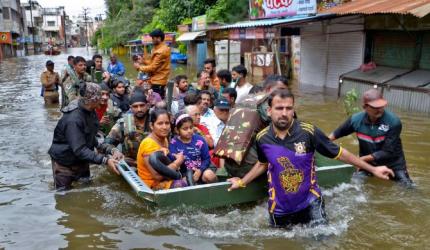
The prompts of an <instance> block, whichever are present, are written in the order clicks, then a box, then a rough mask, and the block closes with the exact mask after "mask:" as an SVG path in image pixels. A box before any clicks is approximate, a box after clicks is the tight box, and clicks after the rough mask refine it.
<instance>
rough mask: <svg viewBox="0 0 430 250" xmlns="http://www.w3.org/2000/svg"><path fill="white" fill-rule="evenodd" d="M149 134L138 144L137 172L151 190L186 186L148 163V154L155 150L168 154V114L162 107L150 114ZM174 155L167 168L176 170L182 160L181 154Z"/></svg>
mask: <svg viewBox="0 0 430 250" xmlns="http://www.w3.org/2000/svg"><path fill="white" fill-rule="evenodd" d="M149 125H150V128H151V131H152V132H151V134H149V135H148V136H147V137H146V138H145V139H144V140H143V141H142V142H141V143H140V146H139V151H138V153H137V174H138V175H139V177H140V178H141V179H142V180H143V181H144V182H145V183H146V185H148V187H150V188H151V189H153V190H160V189H169V188H176V187H183V186H186V185H187V184H186V182H185V180H183V179H181V180H170V179H168V178H166V177H164V176H162V175H160V174H159V173H158V172H157V171H155V170H154V168H153V167H152V166H151V164H150V163H149V159H148V158H149V156H150V155H151V154H152V153H154V152H156V151H163V152H164V153H165V154H166V155H167V154H168V147H169V142H168V137H169V134H170V116H169V113H168V112H167V111H166V110H164V109H155V110H154V111H152V112H151V115H150V124H149ZM173 155H174V156H175V157H176V160H174V161H173V162H172V163H170V164H169V165H168V167H169V168H171V169H173V170H175V171H177V170H179V168H180V167H181V164H182V163H183V161H184V155H183V154H173Z"/></svg>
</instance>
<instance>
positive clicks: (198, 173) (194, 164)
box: [169, 113, 217, 185]
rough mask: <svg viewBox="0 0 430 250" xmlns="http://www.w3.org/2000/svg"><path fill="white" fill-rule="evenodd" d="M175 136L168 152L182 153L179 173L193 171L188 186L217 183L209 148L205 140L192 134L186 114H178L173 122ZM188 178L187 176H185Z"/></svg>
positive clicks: (188, 116) (192, 127) (190, 120)
mask: <svg viewBox="0 0 430 250" xmlns="http://www.w3.org/2000/svg"><path fill="white" fill-rule="evenodd" d="M175 133H176V136H175V137H174V138H173V139H172V140H171V142H170V145H169V150H170V152H171V153H172V154H179V153H183V155H184V157H185V160H184V163H183V164H182V167H181V173H182V174H183V175H187V171H188V172H190V171H193V172H194V173H193V174H192V181H190V180H189V178H188V180H187V181H188V184H189V185H192V184H193V183H201V182H203V183H212V182H216V181H217V177H216V175H215V172H216V167H214V166H211V157H210V155H209V147H208V144H207V143H206V141H205V139H204V138H203V137H202V136H200V135H198V134H197V133H195V132H194V125H193V119H192V118H191V116H190V115H188V114H186V113H185V114H180V115H179V116H178V118H177V119H176V121H175ZM187 177H188V175H187Z"/></svg>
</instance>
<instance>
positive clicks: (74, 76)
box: [62, 56, 91, 107]
mask: <svg viewBox="0 0 430 250" xmlns="http://www.w3.org/2000/svg"><path fill="white" fill-rule="evenodd" d="M85 69H86V61H85V59H84V58H83V57H81V56H77V57H75V58H74V59H73V72H70V74H68V76H67V78H66V80H64V82H63V89H64V90H63V96H62V98H63V100H62V102H63V103H62V107H66V106H67V105H69V103H70V102H71V101H73V100H75V99H76V98H78V97H79V91H78V90H79V83H80V82H81V81H84V82H91V76H90V75H89V74H88V73H87V72H85Z"/></svg>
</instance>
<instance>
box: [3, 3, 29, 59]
mask: <svg viewBox="0 0 430 250" xmlns="http://www.w3.org/2000/svg"><path fill="white" fill-rule="evenodd" d="M0 2H1V5H0V6H1V16H2V20H1V22H0V23H1V24H0V32H2V35H1V37H2V38H3V39H2V41H1V42H0V46H1V51H2V57H11V56H16V55H17V51H23V50H24V48H25V36H26V23H25V15H23V11H22V8H21V2H20V1H19V0H1V1H0Z"/></svg>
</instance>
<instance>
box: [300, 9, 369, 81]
mask: <svg viewBox="0 0 430 250" xmlns="http://www.w3.org/2000/svg"><path fill="white" fill-rule="evenodd" d="M363 29H364V19H363V18H361V17H356V16H349V17H342V18H335V19H331V20H325V21H319V22H313V23H311V24H306V25H303V26H302V27H301V31H300V36H301V38H300V39H301V45H300V47H301V62H300V63H301V64H300V69H301V70H300V83H302V84H304V85H315V86H319V87H328V88H338V80H339V76H340V75H341V74H343V73H346V72H349V71H351V70H354V69H357V68H358V67H359V66H360V65H361V64H362V63H363V58H364V41H365V39H364V38H365V36H364V31H363Z"/></svg>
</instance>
